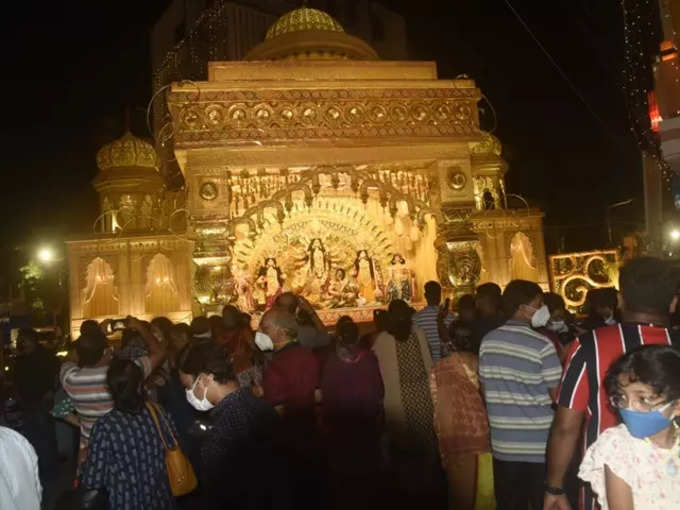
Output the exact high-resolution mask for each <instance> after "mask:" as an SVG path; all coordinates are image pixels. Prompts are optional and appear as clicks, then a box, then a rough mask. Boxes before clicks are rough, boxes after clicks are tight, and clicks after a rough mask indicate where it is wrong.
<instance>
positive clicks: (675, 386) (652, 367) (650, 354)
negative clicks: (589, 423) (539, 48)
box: [604, 345, 680, 402]
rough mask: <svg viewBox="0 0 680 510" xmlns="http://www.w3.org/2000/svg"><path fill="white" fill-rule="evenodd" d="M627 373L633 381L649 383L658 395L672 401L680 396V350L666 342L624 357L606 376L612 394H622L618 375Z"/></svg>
mask: <svg viewBox="0 0 680 510" xmlns="http://www.w3.org/2000/svg"><path fill="white" fill-rule="evenodd" d="M621 374H626V375H627V376H628V379H629V381H630V382H641V383H644V384H648V385H650V386H651V387H652V389H653V390H654V393H656V394H657V395H665V396H666V399H667V400H668V401H669V402H670V401H673V400H677V399H680V350H678V349H677V348H675V347H669V346H666V345H645V346H643V347H640V348H638V349H635V350H633V351H630V352H628V353H627V354H625V355H624V356H621V357H620V358H619V359H618V360H617V361H616V362H614V364H613V365H612V366H611V367H610V368H609V371H608V372H607V375H606V377H605V379H604V383H605V388H607V393H608V394H609V395H610V396H613V395H616V394H618V393H620V392H621V391H620V389H621V386H620V385H619V381H618V377H619V375H621Z"/></svg>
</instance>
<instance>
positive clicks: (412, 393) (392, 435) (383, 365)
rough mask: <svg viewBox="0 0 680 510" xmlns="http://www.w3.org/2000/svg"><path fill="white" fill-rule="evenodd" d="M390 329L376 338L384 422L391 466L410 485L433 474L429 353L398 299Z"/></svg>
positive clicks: (424, 483) (393, 305)
mask: <svg viewBox="0 0 680 510" xmlns="http://www.w3.org/2000/svg"><path fill="white" fill-rule="evenodd" d="M388 314H389V323H390V326H389V328H388V329H389V332H386V331H384V332H382V333H380V334H379V335H378V337H377V338H376V339H375V343H374V344H373V352H374V353H375V355H376V356H377V357H378V362H379V364H380V372H381V374H382V378H383V382H384V384H385V400H384V405H385V428H386V434H387V440H388V443H389V454H390V456H391V457H392V458H391V459H390V461H391V464H392V467H394V468H397V469H398V470H399V471H400V473H399V474H400V475H402V476H403V477H404V479H405V483H408V484H409V486H416V487H417V486H419V485H420V486H421V487H425V488H426V487H427V486H428V485H430V484H431V483H432V480H433V467H434V465H435V463H436V453H437V445H436V438H435V435H434V429H433V427H432V416H433V411H432V398H431V396H430V386H429V373H430V368H431V366H432V356H431V355H430V350H429V347H428V344H427V340H426V339H425V332H424V331H423V330H422V329H420V328H419V327H418V326H416V325H414V324H413V321H412V320H411V318H412V316H413V309H412V308H411V307H409V306H408V305H407V304H406V302H404V301H402V300H400V299H397V300H395V301H392V302H391V303H390V306H389V311H388Z"/></svg>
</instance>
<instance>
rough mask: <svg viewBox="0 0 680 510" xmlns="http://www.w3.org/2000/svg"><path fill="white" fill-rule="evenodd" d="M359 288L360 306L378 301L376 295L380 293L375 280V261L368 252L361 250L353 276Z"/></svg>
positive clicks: (355, 262) (358, 253) (355, 263)
mask: <svg viewBox="0 0 680 510" xmlns="http://www.w3.org/2000/svg"><path fill="white" fill-rule="evenodd" d="M352 276H353V277H354V280H355V281H356V284H357V286H358V288H359V302H360V304H371V303H375V301H376V294H378V293H379V292H380V291H379V289H378V287H377V283H376V278H375V266H374V264H373V259H372V258H371V257H369V255H368V252H367V251H366V250H359V251H358V252H357V258H356V259H355V260H354V273H353V275H352Z"/></svg>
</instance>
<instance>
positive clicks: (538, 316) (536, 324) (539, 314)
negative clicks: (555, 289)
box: [531, 305, 550, 328]
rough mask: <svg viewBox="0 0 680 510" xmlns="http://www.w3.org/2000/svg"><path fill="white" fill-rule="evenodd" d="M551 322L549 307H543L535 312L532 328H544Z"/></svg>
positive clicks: (532, 318) (532, 317)
mask: <svg viewBox="0 0 680 510" xmlns="http://www.w3.org/2000/svg"><path fill="white" fill-rule="evenodd" d="M549 320H550V310H548V305H543V306H542V307H540V308H539V309H538V310H536V311H535V312H534V314H533V315H532V316H531V327H532V328H542V327H544V326H545V325H546V324H548V321H549Z"/></svg>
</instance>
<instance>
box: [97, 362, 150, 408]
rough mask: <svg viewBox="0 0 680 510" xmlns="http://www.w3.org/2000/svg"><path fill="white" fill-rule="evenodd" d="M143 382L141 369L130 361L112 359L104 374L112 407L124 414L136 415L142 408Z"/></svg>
mask: <svg viewBox="0 0 680 510" xmlns="http://www.w3.org/2000/svg"><path fill="white" fill-rule="evenodd" d="M143 382H144V373H143V372H142V369H141V368H140V367H139V366H138V365H137V364H136V363H135V362H134V361H131V360H127V359H114V360H113V361H111V364H110V365H109V369H108V370H107V372H106V384H107V385H108V387H109V391H110V392H111V396H112V397H113V405H114V407H115V408H116V409H118V410H119V411H122V412H124V413H129V414H137V413H139V412H140V411H141V410H142V409H143V408H144V396H143V395H142V383H143Z"/></svg>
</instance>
